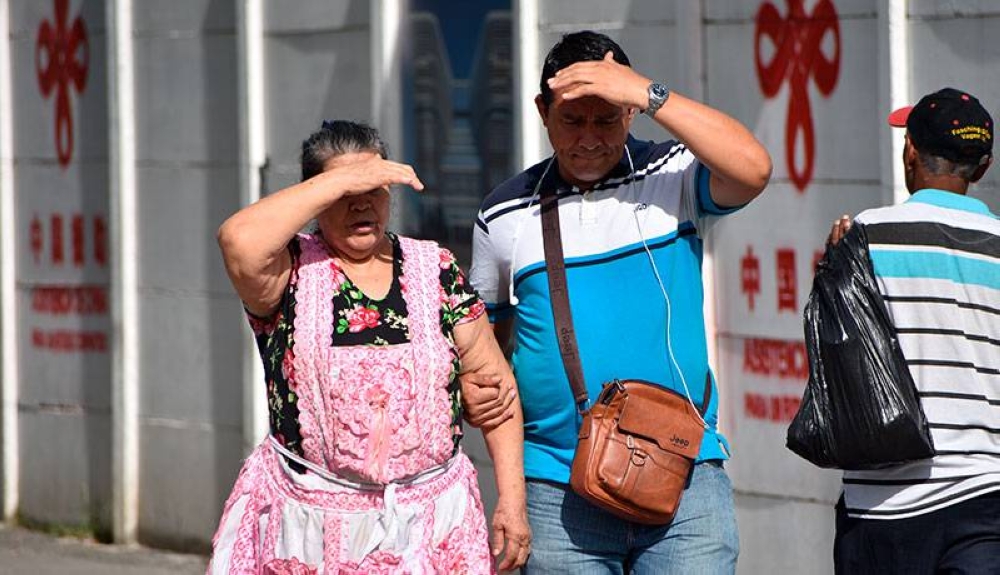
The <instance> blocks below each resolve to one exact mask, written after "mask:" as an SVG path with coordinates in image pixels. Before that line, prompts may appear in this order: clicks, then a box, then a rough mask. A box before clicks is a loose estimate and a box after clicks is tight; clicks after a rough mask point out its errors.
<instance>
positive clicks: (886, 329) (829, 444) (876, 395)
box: [786, 222, 934, 469]
mask: <svg viewBox="0 0 1000 575" xmlns="http://www.w3.org/2000/svg"><path fill="white" fill-rule="evenodd" d="M804 324H805V337H806V350H807V352H808V355H809V382H808V384H806V389H805V394H804V395H803V397H802V404H801V405H800V406H799V411H798V413H797V414H796V415H795V418H794V419H793V420H792V423H791V424H790V425H789V427H788V437H787V441H786V445H787V446H788V448H789V449H791V450H792V451H794V452H795V453H796V454H798V455H799V456H801V457H803V458H804V459H807V460H809V461H810V462H812V463H813V464H815V465H818V466H820V467H834V468H839V469H879V468H882V467H888V466H890V465H895V464H899V463H903V462H906V461H913V460H917V459H924V458H927V457H931V456H932V455H934V444H933V441H932V439H931V435H930V430H929V429H928V426H927V418H926V417H925V416H924V411H923V408H922V407H921V406H920V400H919V397H918V396H917V390H916V386H915V385H914V383H913V377H912V376H911V375H910V370H909V369H908V368H907V366H906V360H905V358H904V357H903V352H902V350H901V349H900V347H899V341H898V340H897V339H896V330H895V327H894V326H893V324H892V322H891V321H890V319H889V314H888V311H887V310H886V307H885V301H884V300H883V299H882V295H881V293H880V292H879V290H878V286H877V284H876V283H875V273H874V271H873V270H872V266H871V260H870V259H869V257H868V238H867V235H866V234H865V231H864V226H863V225H861V224H858V223H856V222H855V224H854V225H853V226H851V229H850V231H848V233H847V234H846V235H845V236H844V238H843V239H842V240H841V241H840V243H838V244H837V245H836V246H834V247H830V248H827V250H826V254H824V256H823V259H822V260H821V261H820V263H819V266H818V267H817V270H816V277H815V279H814V280H813V287H812V292H811V293H810V294H809V303H807V304H806V310H805V321H804Z"/></svg>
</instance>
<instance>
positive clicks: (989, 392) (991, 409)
mask: <svg viewBox="0 0 1000 575" xmlns="http://www.w3.org/2000/svg"><path fill="white" fill-rule="evenodd" d="M889 124H890V125H892V126H896V127H905V128H906V136H905V137H906V144H905V147H904V150H903V164H904V166H905V173H906V186H907V189H908V190H909V191H910V193H911V194H912V195H911V197H910V198H909V199H908V200H907V201H906V202H904V203H902V204H900V205H896V206H891V207H886V208H879V209H873V210H867V211H865V212H862V213H861V214H859V215H858V216H857V218H856V220H855V223H856V224H860V225H863V226H864V227H865V231H866V232H867V235H868V241H869V257H870V259H871V263H872V267H873V269H874V272H875V277H876V280H877V282H878V285H879V290H880V291H881V293H882V296H883V297H884V299H885V302H886V305H887V308H888V311H889V315H890V317H891V318H892V322H893V324H894V325H895V327H896V331H897V333H898V338H899V343H900V346H901V348H902V351H903V355H904V356H905V358H906V363H907V365H908V366H909V369H910V372H911V374H912V375H913V380H914V382H915V384H916V388H917V392H918V394H919V396H920V401H921V404H922V406H923V409H924V412H925V414H926V416H927V420H928V422H929V425H930V430H931V435H932V438H933V440H934V448H935V455H934V457H932V458H930V459H925V460H920V461H916V462H911V463H905V464H901V465H897V466H893V467H889V468H886V469H881V470H878V471H848V472H845V473H844V493H843V497H842V498H841V500H840V502H839V503H838V505H837V534H836V540H835V544H834V557H835V564H836V572H837V573H843V574H848V573H850V574H852V575H853V574H865V573H873V574H874V573H878V574H880V575H883V574H892V573H899V574H903V573H906V574H907V575H911V574H923V573H926V574H928V575H930V574H933V573H976V574H985V573H1000V221H998V220H997V216H996V215H994V214H992V213H990V210H989V208H987V206H986V204H984V203H983V202H981V201H979V200H977V199H974V198H970V197H968V196H966V191H967V190H968V188H969V184H971V183H973V182H976V181H978V180H979V179H980V178H981V177H982V176H983V174H984V173H985V172H986V170H987V168H989V166H990V163H991V162H992V158H993V120H992V118H991V117H990V115H989V113H988V112H987V111H986V110H985V109H984V108H983V107H982V106H981V105H980V103H979V101H978V100H977V99H976V98H974V97H973V96H971V95H969V94H967V93H965V92H962V91H959V90H955V89H952V88H945V89H943V90H940V91H938V92H934V93H933V94H929V95H927V96H924V97H923V98H922V99H921V100H920V101H919V102H918V103H917V104H916V105H915V106H912V107H906V108H902V109H900V110H896V111H895V112H893V113H892V114H891V115H890V116H889ZM838 227H840V229H839V230H838V229H837V228H838ZM846 227H847V226H843V227H841V226H837V225H835V229H834V231H833V236H834V237H832V238H831V240H832V241H836V239H837V237H838V236H839V235H840V234H841V233H842V232H843V231H844V230H845V229H846Z"/></svg>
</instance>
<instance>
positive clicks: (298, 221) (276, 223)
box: [218, 153, 423, 317]
mask: <svg viewBox="0 0 1000 575" xmlns="http://www.w3.org/2000/svg"><path fill="white" fill-rule="evenodd" d="M394 184H408V185H410V186H413V187H414V188H416V189H418V190H420V189H423V184H421V183H420V180H419V179H417V176H416V174H415V173H414V172H413V168H411V167H410V166H408V165H406V164H399V163H396V162H390V161H388V160H384V159H382V158H381V157H379V156H378V154H375V153H372V154H371V157H370V158H367V159H364V160H363V161H359V162H354V163H350V164H346V165H344V166H341V167H336V168H333V169H330V170H327V171H325V172H323V173H322V174H319V175H318V176H316V177H313V178H310V179H308V180H306V181H304V182H301V183H298V184H295V185H293V186H289V187H287V188H285V189H283V190H281V191H279V192H275V193H274V194H271V195H269V196H267V197H266V198H263V199H261V200H260V201H258V202H256V203H254V204H252V205H250V206H247V207H245V208H243V209H242V210H240V211H238V212H236V213H235V214H233V215H232V216H231V217H230V218H229V219H227V220H226V221H225V222H224V223H223V224H222V226H221V227H220V228H219V231H218V240H219V247H220V248H221V249H222V258H223V260H224V262H225V264H226V272H227V273H228V274H229V278H230V280H231V281H232V282H233V287H235V288H236V293H237V294H239V296H240V299H241V300H243V303H244V304H245V305H246V307H247V309H248V310H249V311H250V312H251V313H253V314H255V315H258V316H262V317H267V316H270V315H271V314H272V313H274V310H275V309H276V308H277V307H278V304H279V303H280V301H281V295H282V293H283V292H284V290H285V286H286V285H287V284H288V275H289V273H290V272H291V264H292V262H291V256H290V255H289V253H288V249H287V248H288V242H290V241H291V240H292V238H293V237H295V234H296V233H298V231H299V230H301V229H302V228H303V227H305V225H306V224H308V223H309V221H311V220H312V219H313V218H315V217H317V216H318V215H319V214H321V213H323V211H325V210H326V209H327V208H329V207H330V206H331V205H333V203H334V202H336V201H337V200H339V199H340V198H342V197H344V196H348V195H353V194H363V193H367V192H369V191H371V190H374V189H378V188H383V187H388V186H391V185H394Z"/></svg>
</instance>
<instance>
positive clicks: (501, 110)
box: [470, 10, 514, 197]
mask: <svg viewBox="0 0 1000 575" xmlns="http://www.w3.org/2000/svg"><path fill="white" fill-rule="evenodd" d="M513 68H514V63H513V46H512V42H511V16H510V12H509V11H506V10H504V11H499V10H498V11H493V12H490V13H488V14H487V15H486V19H485V21H484V22H483V33H482V34H481V35H480V37H479V46H478V47H477V48H476V56H475V58H474V60H473V70H472V102H471V110H470V116H471V118H472V134H473V138H475V140H476V148H477V149H478V151H479V158H480V161H481V163H482V172H481V177H480V184H479V186H480V197H481V196H482V195H485V194H486V193H488V192H489V191H490V190H492V189H493V188H495V187H496V186H498V185H499V184H501V183H502V182H503V181H504V180H506V179H507V178H509V177H511V176H512V175H513V173H514V165H513V157H514V153H513V141H514V133H513V130H514V118H513V84H514V77H513Z"/></svg>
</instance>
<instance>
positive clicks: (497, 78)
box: [407, 2, 513, 263]
mask: <svg viewBox="0 0 1000 575" xmlns="http://www.w3.org/2000/svg"><path fill="white" fill-rule="evenodd" d="M499 6H500V3H497V2H493V5H492V6H488V5H483V6H478V5H477V6H462V7H459V8H461V9H459V8H455V7H454V6H451V5H445V4H443V3H439V2H424V3H419V2H418V3H417V5H416V7H417V8H423V9H418V10H414V11H413V12H411V16H410V26H411V31H412V40H411V45H412V49H411V50H410V51H409V53H410V55H411V58H412V60H411V62H410V64H409V67H408V69H409V70H411V72H410V77H411V78H412V93H411V95H410V101H412V109H411V111H410V113H411V114H412V115H411V116H410V117H409V121H408V122H407V124H408V125H409V126H411V127H412V129H413V131H414V133H413V134H410V136H409V137H408V138H407V141H409V142H411V146H412V147H413V149H412V150H411V153H410V155H409V157H410V159H411V161H412V162H413V166H414V169H416V171H417V174H418V175H419V176H420V178H421V179H422V181H423V182H424V184H425V186H426V188H425V190H424V192H423V194H421V195H420V196H419V197H418V199H417V200H416V202H417V204H418V206H419V207H418V208H417V209H416V210H414V211H415V212H416V213H417V214H419V219H420V221H419V222H416V223H415V224H414V225H413V229H414V230H415V231H414V233H416V234H417V235H419V236H420V237H424V238H429V239H435V240H438V241H440V242H442V243H444V244H446V245H447V246H448V247H449V248H451V249H452V250H453V251H454V252H455V253H456V255H457V256H458V257H459V259H460V261H463V262H465V263H467V262H468V255H469V252H470V244H471V240H472V226H473V225H474V222H475V219H476V212H477V211H478V208H479V204H480V202H481V200H482V198H483V196H484V195H485V194H486V193H487V192H488V191H489V190H491V189H492V188H493V187H495V186H496V185H497V184H498V183H500V182H502V181H503V180H505V179H506V178H508V177H510V175H511V174H512V171H513V166H512V165H511V158H512V155H513V154H512V148H513V141H512V139H511V138H512V133H513V131H512V125H511V124H512V90H513V77H512V57H511V56H512V47H511V16H510V11H509V10H498V9H496V8H498V7H499ZM491 8H492V9H491ZM453 9H455V10H457V12H456V13H454V14H453V13H452V10H453Z"/></svg>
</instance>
